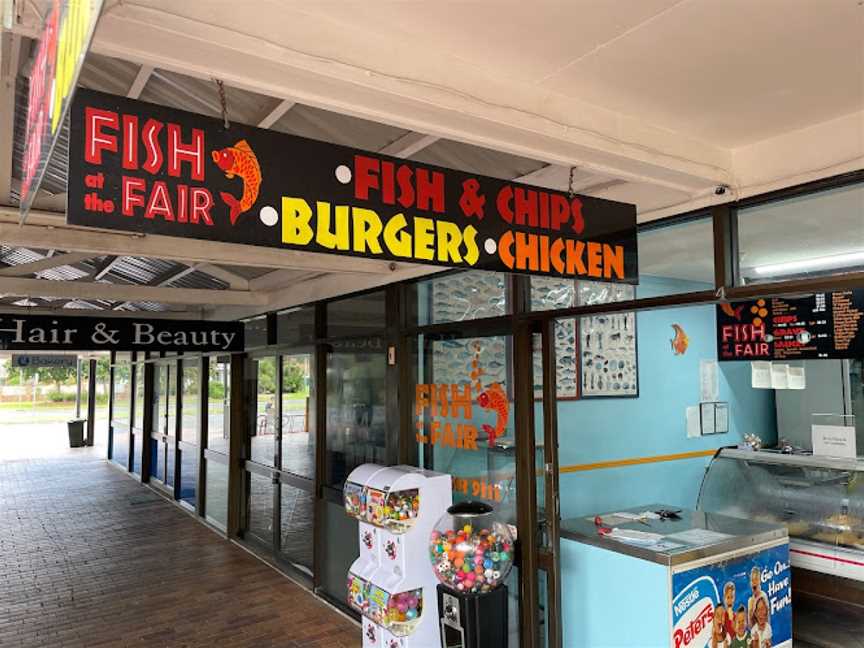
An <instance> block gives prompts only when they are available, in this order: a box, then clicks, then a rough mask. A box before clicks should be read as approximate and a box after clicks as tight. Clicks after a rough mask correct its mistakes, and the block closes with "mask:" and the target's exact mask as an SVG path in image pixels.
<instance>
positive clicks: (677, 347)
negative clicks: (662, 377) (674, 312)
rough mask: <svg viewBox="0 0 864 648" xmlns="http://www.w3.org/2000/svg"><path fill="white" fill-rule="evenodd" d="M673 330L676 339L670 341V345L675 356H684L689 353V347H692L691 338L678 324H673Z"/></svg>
mask: <svg viewBox="0 0 864 648" xmlns="http://www.w3.org/2000/svg"><path fill="white" fill-rule="evenodd" d="M672 330H674V331H675V337H674V338H672V339H671V340H669V344H671V345H672V352H673V353H674V354H675V355H684V354H685V353H686V352H687V347H688V346H690V338H688V337H687V334H686V333H685V332H684V329H683V328H681V327H680V326H679V325H678V324H673V325H672Z"/></svg>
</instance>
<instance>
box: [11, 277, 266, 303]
mask: <svg viewBox="0 0 864 648" xmlns="http://www.w3.org/2000/svg"><path fill="white" fill-rule="evenodd" d="M0 293H3V294H6V295H15V296H20V297H56V298H60V299H63V298H69V299H104V300H108V301H133V302H136V301H146V302H155V303H159V304H182V305H187V306H212V305H217V304H225V305H234V306H258V307H261V306H264V305H266V304H267V295H266V294H264V293H253V292H243V291H240V290H201V289H198V288H163V287H156V286H133V285H126V284H123V285H119V284H110V283H104V282H98V283H97V282H84V281H46V280H44V279H21V278H18V277H15V278H10V277H0Z"/></svg>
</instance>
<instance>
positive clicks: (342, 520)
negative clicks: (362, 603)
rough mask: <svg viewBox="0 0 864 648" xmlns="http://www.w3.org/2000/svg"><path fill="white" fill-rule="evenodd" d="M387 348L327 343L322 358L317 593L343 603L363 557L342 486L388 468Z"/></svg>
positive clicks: (377, 341)
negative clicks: (348, 577) (360, 470)
mask: <svg viewBox="0 0 864 648" xmlns="http://www.w3.org/2000/svg"><path fill="white" fill-rule="evenodd" d="M386 349H387V346H386V344H385V343H384V339H383V337H381V336H379V335H374V334H373V335H369V336H366V337H355V338H351V339H341V340H338V341H334V342H333V343H332V344H328V345H327V347H326V354H325V355H324V360H323V361H324V363H325V375H326V382H327V386H326V406H327V407H326V425H325V428H326V429H325V434H326V440H325V447H324V457H323V462H324V463H323V466H324V470H323V474H322V475H321V499H320V500H319V502H318V519H319V523H318V524H319V526H318V529H317V534H316V538H315V540H316V543H317V549H318V560H317V562H316V564H317V565H318V570H319V573H317V574H316V576H317V582H318V584H319V592H320V593H321V594H323V595H324V596H325V597H327V598H328V599H329V600H330V601H331V602H335V603H337V604H339V603H341V602H343V601H344V600H345V574H347V573H348V569H349V568H350V567H351V563H352V562H354V561H355V560H356V559H357V557H358V556H359V554H360V551H359V548H358V545H357V542H356V540H353V541H350V542H349V541H347V539H348V538H352V539H356V538H357V521H356V520H354V519H352V518H350V517H349V516H347V515H345V506H344V503H343V499H342V487H343V485H344V483H345V479H346V478H347V477H348V475H349V474H350V473H351V471H352V470H354V468H356V467H357V466H359V465H360V464H364V463H379V464H388V463H392V462H390V461H388V447H387V438H386V436H387V435H386V428H387V413H386V401H387V351H386Z"/></svg>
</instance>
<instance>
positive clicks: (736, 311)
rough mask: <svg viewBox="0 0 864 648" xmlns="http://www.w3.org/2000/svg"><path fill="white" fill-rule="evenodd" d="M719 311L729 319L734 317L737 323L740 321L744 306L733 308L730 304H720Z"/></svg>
mask: <svg viewBox="0 0 864 648" xmlns="http://www.w3.org/2000/svg"><path fill="white" fill-rule="evenodd" d="M720 310H722V311H723V312H724V313H726V314H727V315H728V316H729V317H734V318H735V319H736V320H738V321H739V322H740V321H741V312H742V311H743V310H744V306H743V305H742V306H738V307H737V308H733V306H732V304H726V303H723V304H720Z"/></svg>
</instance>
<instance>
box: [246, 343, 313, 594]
mask: <svg viewBox="0 0 864 648" xmlns="http://www.w3.org/2000/svg"><path fill="white" fill-rule="evenodd" d="M313 357H314V356H313V354H312V353H311V352H290V353H286V354H285V355H263V356H258V357H252V358H251V359H250V361H249V362H250V371H249V373H248V375H249V377H250V381H251V384H250V385H249V387H250V392H251V393H254V394H255V395H256V398H255V406H254V419H251V417H250V426H249V430H248V437H247V438H248V446H247V457H248V458H249V459H248V460H247V461H246V493H247V498H246V524H245V527H244V528H245V533H244V537H246V538H247V539H249V540H251V541H252V542H253V543H255V544H257V545H260V546H261V548H262V549H263V550H264V551H265V552H267V553H268V554H269V553H272V555H273V557H274V558H276V559H277V560H278V561H280V562H282V563H284V564H286V565H288V566H289V567H292V568H294V569H295V570H297V571H298V572H300V573H301V574H303V575H305V576H307V577H309V578H310V579H311V577H312V575H313V551H312V549H313V542H312V538H313V535H314V533H313V531H314V510H315V497H314V493H315V445H316V444H315V420H314V412H315V401H314V398H315V390H314V387H315V385H314V382H315V381H314V372H313Z"/></svg>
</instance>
